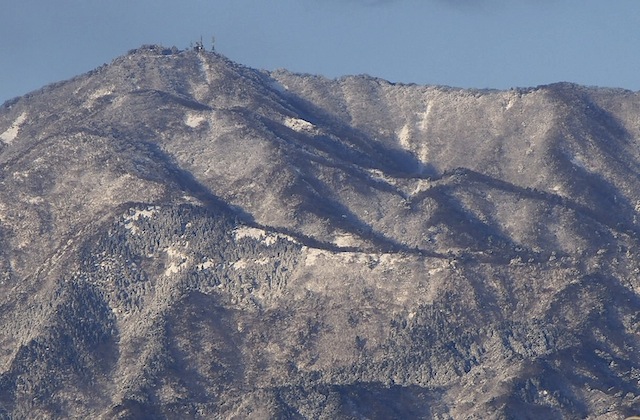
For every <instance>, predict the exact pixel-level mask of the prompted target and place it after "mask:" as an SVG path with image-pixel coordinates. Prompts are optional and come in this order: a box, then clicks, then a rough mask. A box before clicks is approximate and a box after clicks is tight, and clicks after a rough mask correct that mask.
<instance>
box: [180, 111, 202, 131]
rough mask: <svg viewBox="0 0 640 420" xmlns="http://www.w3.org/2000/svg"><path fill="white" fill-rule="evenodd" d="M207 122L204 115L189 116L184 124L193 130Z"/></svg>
mask: <svg viewBox="0 0 640 420" xmlns="http://www.w3.org/2000/svg"><path fill="white" fill-rule="evenodd" d="M205 121H206V118H205V117H204V116H202V115H198V114H187V117H186V119H185V122H184V123H185V124H186V125H188V126H189V127H191V128H197V127H198V126H200V124H202V123H203V122H205Z"/></svg>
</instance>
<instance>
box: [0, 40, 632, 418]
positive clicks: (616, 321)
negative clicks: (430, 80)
mask: <svg viewBox="0 0 640 420" xmlns="http://www.w3.org/2000/svg"><path fill="white" fill-rule="evenodd" d="M0 141H1V142H0V165H1V166H0V168H1V169H0V185H1V187H0V238H1V241H2V247H1V248H0V292H1V293H0V325H2V330H1V332H0V418H15V419H18V418H59V417H78V418H87V417H98V418H105V419H106V418H216V417H219V418H332V419H334V418H485V419H489V418H549V419H551V418H585V417H589V418H611V419H618V418H624V417H625V416H629V415H632V414H639V413H640V382H639V381H640V280H639V275H640V274H639V273H640V255H639V254H640V253H639V246H638V245H639V243H640V220H638V214H639V211H640V96H639V95H638V94H637V93H633V92H628V91H622V90H611V89H598V88H585V87H580V86H575V85H571V84H557V85H551V86H543V87H538V88H533V89H528V90H511V91H470V90H459V89H451V88H444V87H430V86H414V85H394V84H390V83H388V82H386V81H383V80H379V79H374V78H370V77H365V76H358V77H346V78H342V79H338V80H327V79H324V78H321V77H317V76H310V75H298V74H291V73H288V72H285V71H279V72H274V73H267V72H261V71H256V70H252V69H249V68H245V67H243V66H240V65H237V64H235V63H232V62H230V61H229V60H227V59H225V58H224V57H221V56H219V55H215V54H212V53H206V52H202V51H199V52H196V51H186V52H178V51H175V50H173V51H171V50H166V49H163V48H161V47H143V48H141V49H139V50H135V51H132V52H130V53H129V54H128V55H126V56H124V57H121V58H118V59H116V60H115V61H114V62H113V63H112V64H110V65H107V66H104V67H102V68H100V69H97V70H95V71H94V72H91V73H89V74H86V75H83V76H79V77H77V78H75V79H73V80H70V81H67V82H63V83H59V84H56V85H52V86H49V87H46V88H44V89H43V90H41V91H38V92H35V93H32V94H30V95H27V96H24V97H22V98H17V99H15V100H13V101H10V102H7V103H5V104H4V105H3V106H2V107H1V108H0Z"/></svg>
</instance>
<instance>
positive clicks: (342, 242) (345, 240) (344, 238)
mask: <svg viewBox="0 0 640 420" xmlns="http://www.w3.org/2000/svg"><path fill="white" fill-rule="evenodd" d="M333 243H334V244H336V245H337V246H339V247H348V246H358V245H360V242H359V241H358V239H357V238H356V237H355V236H353V235H351V234H348V233H343V234H340V235H336V237H335V238H333Z"/></svg>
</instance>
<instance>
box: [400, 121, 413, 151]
mask: <svg viewBox="0 0 640 420" xmlns="http://www.w3.org/2000/svg"><path fill="white" fill-rule="evenodd" d="M398 140H400V146H402V147H403V148H405V149H411V128H410V127H409V124H405V125H404V127H402V129H401V130H400V132H399V133H398Z"/></svg>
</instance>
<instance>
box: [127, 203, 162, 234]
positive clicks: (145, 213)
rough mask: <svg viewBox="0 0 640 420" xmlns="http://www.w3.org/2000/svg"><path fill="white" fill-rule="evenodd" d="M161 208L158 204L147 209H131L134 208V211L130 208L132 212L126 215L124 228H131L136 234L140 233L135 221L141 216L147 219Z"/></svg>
mask: <svg viewBox="0 0 640 420" xmlns="http://www.w3.org/2000/svg"><path fill="white" fill-rule="evenodd" d="M159 209H160V207H157V206H149V207H147V208H146V210H143V209H135V210H133V209H131V210H133V212H131V210H129V211H130V213H129V214H125V215H124V228H125V229H127V230H130V231H131V233H132V234H134V235H135V234H136V233H138V227H137V226H136V225H135V222H137V221H138V220H140V218H141V217H142V218H145V219H148V218H150V217H153V216H154V215H155V214H156V213H157V212H158V210H159Z"/></svg>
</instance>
